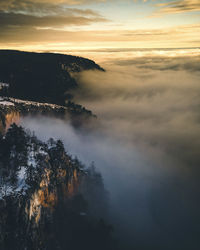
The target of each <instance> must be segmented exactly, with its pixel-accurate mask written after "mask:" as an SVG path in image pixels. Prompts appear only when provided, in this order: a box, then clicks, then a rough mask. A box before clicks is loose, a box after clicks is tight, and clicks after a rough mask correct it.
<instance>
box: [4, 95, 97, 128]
mask: <svg viewBox="0 0 200 250" xmlns="http://www.w3.org/2000/svg"><path fill="white" fill-rule="evenodd" d="M27 115H43V116H52V117H56V118H60V119H68V120H70V121H71V123H72V125H74V126H75V127H80V126H82V125H84V124H85V122H86V121H87V122H88V121H92V120H95V118H96V117H95V116H94V115H93V114H92V112H91V111H89V110H87V109H85V108H84V107H82V106H81V105H77V104H75V103H73V102H68V103H66V105H65V106H60V105H56V104H49V103H39V102H33V101H25V100H20V99H14V98H8V97H0V131H1V132H3V131H4V130H7V129H8V128H9V126H10V125H11V124H13V123H16V124H19V121H20V117H23V116H27Z"/></svg>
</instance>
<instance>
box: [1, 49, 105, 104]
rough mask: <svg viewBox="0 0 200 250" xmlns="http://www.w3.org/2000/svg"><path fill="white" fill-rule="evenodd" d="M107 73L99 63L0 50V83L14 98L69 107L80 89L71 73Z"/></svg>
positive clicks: (51, 55) (68, 56) (82, 59)
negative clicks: (68, 103)
mask: <svg viewBox="0 0 200 250" xmlns="http://www.w3.org/2000/svg"><path fill="white" fill-rule="evenodd" d="M82 70H103V69H102V68H101V67H100V66H99V65H97V64H96V63H95V62H93V61H91V60H88V59H85V58H81V57H75V56H70V55H62V54H52V53H30V52H20V51H12V50H0V82H4V83H6V84H9V88H8V95H9V96H11V97H15V98H19V99H25V100H32V101H37V102H48V103H53V104H59V105H65V101H66V99H67V100H69V99H70V98H71V95H70V94H69V90H71V89H74V88H76V87H77V82H76V81H75V79H74V78H73V77H72V76H71V75H70V72H80V71H82Z"/></svg>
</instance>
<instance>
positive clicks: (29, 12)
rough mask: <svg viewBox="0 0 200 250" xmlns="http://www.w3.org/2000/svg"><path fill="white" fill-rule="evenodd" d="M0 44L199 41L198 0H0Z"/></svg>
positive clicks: (41, 46) (72, 46)
mask: <svg viewBox="0 0 200 250" xmlns="http://www.w3.org/2000/svg"><path fill="white" fill-rule="evenodd" d="M0 34H1V36H0V49H20V50H31V51H44V50H45V51H55V52H56V51H67V50H74V51H77V50H83V51H84V50H95V49H97V50H98V49H110V48H115V49H121V48H123V49H124V48H125V49H129V48H186V47H189V48H194V47H199V46H200V1H199V0H177V1H175V0H1V1H0Z"/></svg>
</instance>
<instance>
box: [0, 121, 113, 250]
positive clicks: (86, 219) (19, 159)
mask: <svg viewBox="0 0 200 250" xmlns="http://www.w3.org/2000/svg"><path fill="white" fill-rule="evenodd" d="M0 176H1V179H0V213H1V217H0V249H5V250H7V249H16V250H25V249H28V250H29V249H33V250H40V249H41V250H43V249H52V250H53V249H67V248H68V247H69V249H72V250H73V249H77V250H78V249H80V247H83V249H109V250H110V249H113V248H112V244H111V238H110V232H111V228H110V227H109V226H107V225H106V224H105V223H104V222H103V221H102V220H99V219H98V218H99V217H98V218H95V213H97V212H98V211H97V210H98V209H96V211H94V210H93V202H94V201H95V200H98V202H99V204H100V207H101V209H100V213H103V209H104V208H105V206H104V205H106V192H105V190H104V187H103V182H102V179H101V176H100V175H99V174H98V173H96V171H95V170H94V168H93V167H91V168H89V169H86V168H85V167H84V166H83V165H82V164H81V163H80V161H78V159H77V158H72V157H71V156H69V155H68V154H67V153H66V151H65V149H64V146H63V143H62V142H61V141H54V140H53V139H50V140H49V141H48V142H47V143H43V142H41V141H39V140H38V139H37V138H36V137H35V136H34V135H31V134H27V133H26V132H25V131H24V129H23V128H21V127H18V126H16V125H12V126H11V128H9V129H8V131H7V133H6V134H5V136H3V137H2V136H0ZM91 211H92V212H91ZM115 249H116V248H115Z"/></svg>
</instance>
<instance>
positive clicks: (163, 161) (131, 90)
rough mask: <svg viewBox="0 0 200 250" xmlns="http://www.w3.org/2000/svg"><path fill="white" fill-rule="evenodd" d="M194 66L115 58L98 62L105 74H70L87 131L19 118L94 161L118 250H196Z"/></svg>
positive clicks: (198, 103)
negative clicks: (92, 124) (91, 121)
mask: <svg viewBox="0 0 200 250" xmlns="http://www.w3.org/2000/svg"><path fill="white" fill-rule="evenodd" d="M199 60H200V58H199V57H196V56H195V57H181V58H178V57H171V58H169V57H164V56H162V57H160V56H157V57H155V56H154V57H148V58H147V57H143V58H140V59H139V58H138V59H137V60H136V59H134V58H132V59H131V60H125V59H123V60H122V59H119V58H118V60H117V59H116V60H115V61H113V62H112V63H111V61H109V62H107V64H106V63H104V67H106V69H107V72H96V71H92V72H91V71H88V72H83V73H81V74H79V75H77V76H76V77H77V79H78V81H79V84H80V86H81V87H80V91H79V94H77V95H76V101H79V102H80V103H81V104H84V105H85V106H86V107H88V108H90V109H92V110H93V111H94V112H95V113H96V114H97V115H98V119H99V126H98V127H96V129H95V130H94V131H91V132H90V133H86V132H84V133H80V132H79V133H77V131H75V130H74V129H73V128H72V127H71V126H70V124H66V122H63V121H60V120H55V119H50V120H46V119H43V118H41V119H39V118H37V119H35V118H25V119H24V120H23V124H24V125H25V126H26V127H29V128H31V129H33V130H35V131H36V134H38V135H39V136H40V137H41V138H42V139H47V138H48V137H49V136H53V137H56V138H62V140H64V143H65V145H66V148H67V150H68V151H69V152H70V153H72V154H77V155H78V156H79V158H81V159H82V160H83V162H85V163H89V162H92V161H94V162H95V164H96V166H97V167H98V169H99V170H100V171H101V173H102V174H103V177H104V181H105V185H106V188H107V189H108V190H109V192H110V199H111V217H110V220H111V222H112V223H113V224H114V225H115V228H116V231H115V234H116V236H117V238H118V239H120V240H121V244H122V248H121V249H131V250H132V249H142V250H144V249H145V250H149V249H154V250H160V249H162V250H171V249H181V250H182V249H184V250H188V249H190V250H196V249H199V246H200V244H199V222H200V216H199V210H200V202H199V190H200V189H199V175H200V170H199V164H200V157H199V148H200V113H199V108H200V100H199V93H200V85H199V82H200V81H199V80H200V74H199V67H198V63H199Z"/></svg>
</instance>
